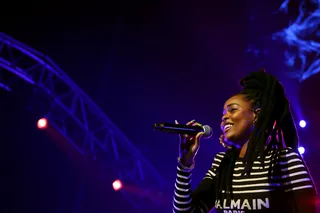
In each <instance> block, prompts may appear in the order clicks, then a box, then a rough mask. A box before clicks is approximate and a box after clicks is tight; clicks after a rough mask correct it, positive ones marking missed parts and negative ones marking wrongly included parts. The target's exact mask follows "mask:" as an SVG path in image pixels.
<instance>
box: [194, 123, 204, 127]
mask: <svg viewBox="0 0 320 213" xmlns="http://www.w3.org/2000/svg"><path fill="white" fill-rule="evenodd" d="M192 126H200V127H202V124H199V123H198V122H195V123H193V124H192Z"/></svg>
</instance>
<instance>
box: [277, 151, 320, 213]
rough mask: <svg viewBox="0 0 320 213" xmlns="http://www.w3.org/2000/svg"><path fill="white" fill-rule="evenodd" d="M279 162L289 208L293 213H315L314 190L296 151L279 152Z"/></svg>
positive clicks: (309, 176)
mask: <svg viewBox="0 0 320 213" xmlns="http://www.w3.org/2000/svg"><path fill="white" fill-rule="evenodd" d="M279 160H280V161H279V166H280V171H281V184H282V187H283V190H284V194H285V196H286V197H287V199H286V200H287V201H288V206H289V208H292V212H295V213H302V212H308V213H316V205H315V201H316V200H315V199H316V189H315V187H314V184H313V181H312V178H311V175H310V173H309V171H308V168H307V166H306V165H305V163H304V160H303V159H302V157H301V156H300V154H299V152H298V150H294V149H291V148H286V149H284V150H281V152H280V159H279Z"/></svg>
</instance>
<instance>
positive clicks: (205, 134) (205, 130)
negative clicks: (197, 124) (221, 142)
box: [202, 125, 212, 138]
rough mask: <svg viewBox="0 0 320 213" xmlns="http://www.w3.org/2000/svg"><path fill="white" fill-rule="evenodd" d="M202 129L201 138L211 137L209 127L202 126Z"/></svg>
mask: <svg viewBox="0 0 320 213" xmlns="http://www.w3.org/2000/svg"><path fill="white" fill-rule="evenodd" d="M202 128H203V132H204V134H203V137H204V138H210V137H211V136H212V129H211V127H210V126H208V125H204V126H203V127H202Z"/></svg>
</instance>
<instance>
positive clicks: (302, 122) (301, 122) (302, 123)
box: [299, 120, 307, 128]
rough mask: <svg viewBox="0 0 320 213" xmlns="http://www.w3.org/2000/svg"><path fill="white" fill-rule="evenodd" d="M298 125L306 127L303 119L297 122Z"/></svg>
mask: <svg viewBox="0 0 320 213" xmlns="http://www.w3.org/2000/svg"><path fill="white" fill-rule="evenodd" d="M299 125H300V127H301V128H304V127H306V125H307V123H306V121H305V120H301V121H300V122H299Z"/></svg>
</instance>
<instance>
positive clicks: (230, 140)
mask: <svg viewBox="0 0 320 213" xmlns="http://www.w3.org/2000/svg"><path fill="white" fill-rule="evenodd" d="M224 140H225V142H227V144H228V145H234V146H236V147H241V146H242V143H240V142H239V139H238V137H237V136H236V135H234V134H229V132H227V134H225V135H224Z"/></svg>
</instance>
